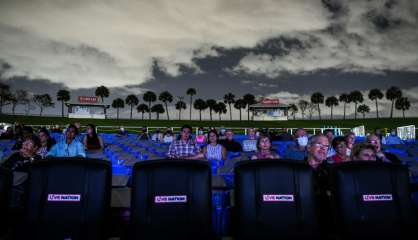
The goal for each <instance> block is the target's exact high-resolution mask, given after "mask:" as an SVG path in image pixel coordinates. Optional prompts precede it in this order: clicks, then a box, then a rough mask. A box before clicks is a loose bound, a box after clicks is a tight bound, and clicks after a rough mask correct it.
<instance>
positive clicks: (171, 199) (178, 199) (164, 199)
mask: <svg viewBox="0 0 418 240" xmlns="http://www.w3.org/2000/svg"><path fill="white" fill-rule="evenodd" d="M154 202H155V203H186V202H187V196H186V195H172V196H155V197H154Z"/></svg>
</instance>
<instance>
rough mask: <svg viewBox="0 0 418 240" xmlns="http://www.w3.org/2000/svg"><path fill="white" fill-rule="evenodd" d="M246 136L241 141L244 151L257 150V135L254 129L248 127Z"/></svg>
mask: <svg viewBox="0 0 418 240" xmlns="http://www.w3.org/2000/svg"><path fill="white" fill-rule="evenodd" d="M247 135H248V138H247V139H245V140H244V141H243V142H242V149H243V151H244V152H255V151H257V137H256V136H255V129H254V128H249V129H248V134H247Z"/></svg>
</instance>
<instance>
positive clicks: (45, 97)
mask: <svg viewBox="0 0 418 240" xmlns="http://www.w3.org/2000/svg"><path fill="white" fill-rule="evenodd" d="M33 102H34V103H35V104H36V105H38V107H39V109H40V111H39V116H42V112H43V111H44V108H47V107H52V106H54V103H53V102H52V98H51V96H49V94H36V95H34V96H33Z"/></svg>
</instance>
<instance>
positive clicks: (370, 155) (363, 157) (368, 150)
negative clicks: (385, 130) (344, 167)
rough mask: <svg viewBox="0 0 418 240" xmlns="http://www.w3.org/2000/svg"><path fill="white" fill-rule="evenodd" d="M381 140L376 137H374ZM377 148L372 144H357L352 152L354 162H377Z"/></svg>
mask: <svg viewBox="0 0 418 240" xmlns="http://www.w3.org/2000/svg"><path fill="white" fill-rule="evenodd" d="M374 136H375V137H376V138H377V139H379V138H378V137H377V136H376V135H374ZM376 154H377V151H376V147H375V146H374V145H372V144H370V143H356V144H355V145H354V147H353V150H352V152H351V159H352V160H353V161H376V160H377V159H376Z"/></svg>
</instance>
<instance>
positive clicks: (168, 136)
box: [163, 128, 174, 143]
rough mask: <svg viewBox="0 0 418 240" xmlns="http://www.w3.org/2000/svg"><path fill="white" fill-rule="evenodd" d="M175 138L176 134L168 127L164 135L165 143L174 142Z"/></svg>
mask: <svg viewBox="0 0 418 240" xmlns="http://www.w3.org/2000/svg"><path fill="white" fill-rule="evenodd" d="M173 140H174V134H173V131H172V130H171V128H167V129H166V130H165V132H164V135H163V143H172V142H173Z"/></svg>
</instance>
